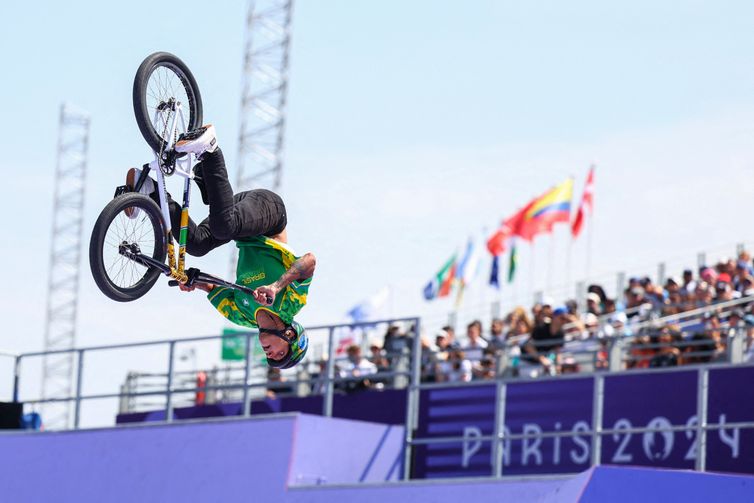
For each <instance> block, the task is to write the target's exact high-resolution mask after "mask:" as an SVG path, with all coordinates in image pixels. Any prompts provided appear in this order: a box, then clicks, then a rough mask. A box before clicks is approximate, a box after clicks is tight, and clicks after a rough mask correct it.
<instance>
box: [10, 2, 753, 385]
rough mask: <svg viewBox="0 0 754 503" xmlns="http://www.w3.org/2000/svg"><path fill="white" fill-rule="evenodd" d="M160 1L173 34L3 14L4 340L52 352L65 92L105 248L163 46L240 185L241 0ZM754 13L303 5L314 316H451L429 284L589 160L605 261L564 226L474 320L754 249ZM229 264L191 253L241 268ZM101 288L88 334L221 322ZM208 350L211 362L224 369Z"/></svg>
mask: <svg viewBox="0 0 754 503" xmlns="http://www.w3.org/2000/svg"><path fill="white" fill-rule="evenodd" d="M159 7H160V12H159V16H160V17H159V22H155V21H150V17H156V13H155V10H156V4H154V3H153V2H146V1H134V2H128V3H109V2H108V3H101V2H100V3H95V2H68V3H59V2H36V3H34V4H33V6H29V5H28V4H22V3H12V4H9V5H7V6H5V7H4V19H5V20H6V21H7V22H6V26H5V27H4V29H3V32H2V33H0V42H1V43H2V47H4V48H5V50H4V51H3V62H4V68H5V71H4V72H3V79H1V80H0V92H1V95H2V96H3V97H4V100H3V113H4V117H3V121H2V123H0V146H2V148H3V152H4V155H3V156H2V158H0V167H1V168H2V172H3V174H4V176H5V182H6V183H5V187H6V191H5V193H4V195H3V197H2V198H1V199H0V211H2V214H3V215H5V216H6V223H5V226H4V228H5V232H6V238H5V239H4V240H3V245H2V250H0V259H1V260H2V263H3V264H5V265H6V268H7V270H6V272H5V274H4V275H5V280H6V282H7V284H8V285H11V286H10V288H7V289H6V290H5V292H4V293H2V294H0V296H2V297H1V298H2V302H1V303H0V305H1V306H2V307H0V320H2V321H1V323H2V325H0V326H2V327H3V331H2V333H0V348H5V349H10V350H14V351H23V350H38V349H40V348H41V347H42V336H43V330H44V305H45V302H46V285H47V283H46V280H47V269H48V251H49V228H50V225H51V224H50V222H51V211H52V198H51V196H50V194H51V193H52V190H53V182H54V180H53V173H54V167H55V146H56V142H57V118H58V110H59V106H60V103H61V102H63V101H70V102H72V103H74V104H76V105H77V106H79V107H81V108H83V109H85V110H88V111H89V112H90V113H91V115H92V130H91V148H90V155H89V171H88V176H87V188H86V191H87V192H86V210H85V224H84V225H85V231H84V234H85V236H84V241H85V243H86V244H88V236H89V233H90V231H91V227H92V225H93V223H94V220H95V219H96V217H97V214H98V213H99V211H100V209H101V208H102V207H103V206H104V205H105V204H106V202H107V201H108V199H109V198H110V197H111V195H112V189H113V187H114V186H116V185H119V184H121V183H122V177H123V173H124V172H125V170H126V168H127V167H129V166H131V165H138V164H140V163H142V162H144V161H145V160H148V159H149V151H148V148H147V147H146V145H145V143H144V142H143V140H142V139H141V137H140V135H139V132H138V129H137V128H136V124H135V121H134V119H133V112H132V105H131V86H132V82H133V75H134V72H135V70H136V68H137V67H138V65H139V63H140V62H141V60H142V59H143V58H144V57H145V56H146V55H148V54H149V53H151V52H154V51H157V50H167V51H170V52H173V53H175V54H177V55H179V56H180V57H181V58H183V59H184V60H185V61H186V62H187V64H188V65H189V66H190V68H191V69H192V71H193V72H194V74H195V75H196V78H197V80H198V82H199V85H200V87H201V92H202V96H203V101H204V116H205V120H207V121H211V122H213V123H214V124H215V125H216V127H217V130H218V135H219V140H220V144H221V145H222V146H223V149H224V150H225V152H226V158H227V159H228V161H229V165H230V170H231V178H232V179H234V171H233V165H234V163H235V160H236V149H237V144H236V135H237V129H238V124H239V117H238V102H239V93H240V84H241V61H242V48H243V47H242V43H243V29H244V16H245V5H243V4H242V3H241V2H233V3H230V2H228V3H225V4H220V5H214V6H212V7H208V4H207V3H206V2H198V1H183V2H174V3H171V2H163V3H160V4H159ZM753 18H754V4H751V3H750V2H744V1H726V2H720V1H715V2H712V1H687V2H667V3H660V4H658V3H657V2H650V1H635V2H623V3H620V4H616V3H604V2H597V1H577V2H569V3H567V4H565V3H563V2H554V1H539V2H510V1H477V2H467V3H464V4H461V3H458V2H449V1H432V2H430V1H414V2H399V1H381V2H366V1H361V2H353V1H346V0H337V1H336V0H320V1H317V2H312V1H309V2H305V1H300V2H298V3H297V4H296V7H295V11H294V21H293V45H292V50H291V80H290V94H289V109H288V129H287V135H286V167H285V175H284V181H283V190H282V194H283V196H284V198H285V199H286V201H287V205H288V210H289V220H290V225H289V236H290V242H291V245H292V246H293V247H294V249H295V250H297V251H298V252H299V253H303V252H304V251H313V252H314V253H315V254H316V255H317V256H318V258H319V266H318V271H317V276H316V280H315V283H314V285H313V286H312V290H311V296H310V305H309V306H307V308H306V309H305V310H304V312H303V313H302V321H304V322H305V323H307V324H313V323H316V324H320V323H327V322H334V321H340V320H341V318H342V317H343V313H345V312H346V311H347V310H348V309H349V308H350V307H351V306H353V305H354V304H355V303H356V302H358V301H359V300H360V299H362V298H365V297H368V296H369V295H371V294H373V293H374V292H376V291H377V290H379V289H380V288H381V287H382V286H384V285H386V284H387V285H390V286H391V287H392V289H393V297H392V300H391V303H390V310H391V311H392V313H393V314H395V315H413V314H419V315H423V316H425V319H426V321H427V326H428V328H430V329H431V328H433V327H436V326H438V325H439V324H441V323H442V322H443V321H444V319H445V318H446V316H447V313H448V312H449V311H450V310H452V307H453V306H452V302H446V301H441V302H435V303H432V304H427V303H425V302H423V300H422V299H421V289H422V286H423V284H424V283H425V282H426V281H427V280H428V279H429V278H430V277H431V276H432V275H433V274H434V273H435V272H436V270H437V269H438V268H439V267H440V266H441V265H442V263H443V261H444V260H445V259H447V257H448V256H449V255H450V254H451V253H452V252H453V251H454V250H455V249H456V248H459V247H461V246H462V245H463V243H464V242H465V241H466V239H467V237H468V236H469V235H474V236H481V235H482V233H483V230H485V229H486V232H491V231H492V229H493V228H494V227H495V225H497V223H498V222H499V221H500V220H501V219H502V218H503V217H506V216H507V215H508V214H510V213H512V212H513V211H514V210H515V209H516V208H517V207H518V206H520V205H522V204H524V203H526V202H527V201H528V199H529V198H531V197H533V196H535V195H537V194H539V193H541V192H543V191H544V190H545V189H547V188H548V187H549V186H551V185H553V184H555V183H558V182H560V181H562V180H563V179H564V178H565V177H567V176H574V177H575V178H576V188H577V194H578V193H580V190H581V186H582V184H583V178H584V177H585V175H586V171H587V169H588V166H589V165H590V164H591V163H596V164H597V169H598V171H597V195H596V201H597V202H596V213H595V220H594V223H593V235H592V241H591V255H590V257H591V259H590V264H591V266H590V268H589V271H587V270H586V262H587V240H586V238H585V237H584V238H582V239H580V240H579V241H577V242H576V243H574V244H573V245H572V247H571V250H570V265H571V266H572V267H571V272H570V273H568V272H566V267H567V265H568V264H569V261H568V258H567V257H568V253H569V252H568V246H569V245H568V244H567V242H568V239H567V235H566V234H567V233H566V232H565V230H564V229H558V230H557V231H556V233H555V236H554V237H553V238H552V239H551V238H541V239H538V240H537V241H536V242H535V246H534V250H532V249H531V248H530V247H527V246H524V247H522V249H521V262H520V269H519V271H520V274H519V281H518V282H517V283H516V284H515V285H512V286H506V288H504V291H503V293H502V294H497V293H495V292H493V291H491V290H488V289H486V288H484V287H483V286H482V283H483V276H485V275H486V274H487V267H488V266H487V265H485V264H483V266H482V268H481V270H480V275H479V281H478V285H475V286H473V287H472V288H471V289H470V290H469V293H468V295H467V298H466V304H465V314H463V315H462V318H463V317H465V318H470V317H474V316H483V315H485V313H487V312H488V308H487V307H486V306H488V304H489V303H490V302H492V301H493V300H494V299H496V298H501V299H502V300H503V301H504V302H505V304H506V307H510V306H511V305H512V304H513V303H514V297H515V298H516V299H518V300H517V302H524V303H526V304H528V303H529V300H530V298H531V292H532V291H534V290H540V289H543V288H545V287H546V286H550V287H551V288H550V290H551V291H552V293H553V294H554V295H555V296H556V297H559V298H565V297H566V296H567V295H568V296H570V295H571V294H572V290H573V288H572V287H570V286H569V287H568V288H566V286H565V284H566V283H567V282H568V281H569V280H570V281H575V280H576V279H579V278H581V277H582V276H584V275H585V274H586V273H587V272H588V273H589V274H590V276H592V277H593V279H596V280H599V281H601V282H603V283H605V284H606V285H607V286H608V287H609V288H612V286H613V284H614V272H615V271H618V270H627V271H628V272H629V274H631V273H637V274H638V273H645V272H646V273H649V272H653V271H654V270H655V269H656V264H657V262H659V261H660V260H667V261H668V268H669V272H670V273H677V272H679V271H680V268H681V267H682V266H684V265H693V264H694V263H695V260H696V253H697V251H701V250H709V252H710V254H711V255H715V256H722V255H725V254H731V253H732V252H733V247H734V245H735V243H738V242H748V241H749V240H750V239H751V238H750V236H751V234H750V222H749V220H750V219H749V218H748V217H747V215H748V214H750V212H751V207H750V206H751V203H750V201H751V196H752V195H754V194H753V193H754V184H752V183H750V182H751V179H752V175H751V173H752V172H754V171H752V168H753V167H754V152H753V151H754V149H753V148H752V147H751V144H752V139H753V138H754V121H753V120H752V118H753V117H754V113H753V112H754V92H753V91H754V66H753V65H751V62H750V55H751V53H752V49H753V48H754V34H752V31H751V29H750V25H751V20H752V19H753ZM176 183H177V182H176ZM8 188H10V190H8ZM174 190H175V189H174ZM192 210H195V211H194V212H193V215H194V216H195V217H197V218H201V217H202V216H203V215H204V214H206V209H204V208H201V207H199V206H197V207H195V208H192ZM228 253H229V252H226V251H223V250H220V251H217V252H215V253H213V254H211V255H210V256H208V257H204V258H202V259H198V260H196V261H195V262H193V264H194V265H196V266H199V267H201V268H202V269H206V270H208V271H211V272H217V273H220V274H224V273H225V271H226V270H227V260H228ZM532 262H534V266H533V267H532ZM81 287H82V291H81V295H80V305H79V336H78V337H79V343H80V344H83V345H90V344H100V343H116V342H126V341H130V340H148V339H155V338H164V337H173V336H175V337H180V336H184V335H185V336H189V335H207V334H215V333H219V332H220V329H221V328H222V327H223V326H224V323H223V320H222V319H221V318H220V317H219V316H218V315H216V314H215V313H214V312H213V311H212V310H211V308H210V306H209V305H208V303H206V301H205V300H204V299H203V298H201V295H199V294H192V295H188V294H187V295H179V294H178V293H177V292H176V291H174V290H170V289H168V288H167V287H166V286H164V285H163V284H162V283H160V284H158V286H157V287H155V289H154V290H153V291H152V292H150V294H149V295H148V296H146V297H145V298H144V299H142V300H140V301H137V302H134V303H131V304H125V305H124V304H115V303H113V302H110V301H109V300H107V299H106V298H104V296H102V295H101V294H100V293H99V292H98V291H97V290H96V287H95V286H94V283H93V281H92V280H91V278H90V274H89V270H88V264H86V263H84V264H82V283H81ZM165 309H171V310H173V311H171V313H175V314H171V315H169V316H167V317H166V316H164V315H163V314H164V312H165ZM122 320H128V323H123V322H122ZM206 353H207V354H202V355H200V361H201V362H202V363H204V364H209V363H211V362H214V361H215V359H216V356H217V354H216V353H214V352H212V351H207V352H206ZM0 369H2V367H0ZM118 372H120V371H118ZM118 372H115V375H116V377H117V378H118V379H121V378H122V373H118ZM3 381H4V379H2V378H0V390H2V389H3V388H2V387H1V386H2V384H1V383H2V382H3Z"/></svg>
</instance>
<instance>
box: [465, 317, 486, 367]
mask: <svg viewBox="0 0 754 503" xmlns="http://www.w3.org/2000/svg"><path fill="white" fill-rule="evenodd" d="M466 337H467V341H466V344H465V345H464V346H463V350H464V352H465V354H466V358H468V359H469V360H471V361H475V362H476V361H479V360H481V359H482V353H483V352H484V350H485V349H486V348H487V346H488V344H487V341H485V340H484V339H482V322H480V321H479V320H474V321H472V322H471V323H469V324H468V326H467V327H466Z"/></svg>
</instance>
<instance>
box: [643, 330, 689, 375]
mask: <svg viewBox="0 0 754 503" xmlns="http://www.w3.org/2000/svg"><path fill="white" fill-rule="evenodd" d="M680 340H681V333H680V331H679V330H678V327H676V326H672V327H671V326H665V327H662V328H661V329H660V330H659V331H658V332H657V333H655V334H654V335H652V336H651V337H650V343H651V344H652V346H654V347H653V348H652V350H653V352H654V354H653V355H652V358H651V359H650V360H649V366H650V367H675V366H676V365H678V364H679V363H680V359H681V351H680V350H679V349H678V348H677V347H676V344H678V342H680Z"/></svg>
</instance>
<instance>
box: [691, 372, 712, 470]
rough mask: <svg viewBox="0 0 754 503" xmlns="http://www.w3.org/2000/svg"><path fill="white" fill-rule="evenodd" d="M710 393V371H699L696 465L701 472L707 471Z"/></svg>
mask: <svg viewBox="0 0 754 503" xmlns="http://www.w3.org/2000/svg"><path fill="white" fill-rule="evenodd" d="M708 391H709V369H704V368H702V369H699V377H698V385H697V395H696V418H697V423H696V442H697V443H696V445H697V449H696V465H695V467H694V468H695V469H696V470H697V471H699V472H703V471H706V470H707V398H708V396H709V395H708Z"/></svg>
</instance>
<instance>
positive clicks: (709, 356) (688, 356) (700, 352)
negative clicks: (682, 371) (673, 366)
mask: <svg viewBox="0 0 754 503" xmlns="http://www.w3.org/2000/svg"><path fill="white" fill-rule="evenodd" d="M716 353H717V344H716V343H715V341H714V340H713V339H712V337H710V336H709V335H707V334H705V333H704V332H697V333H695V334H694V335H692V336H691V338H690V339H689V340H688V341H687V345H686V346H685V347H684V348H683V363H684V364H687V365H698V364H702V363H709V362H711V361H712V360H713V359H714V358H716Z"/></svg>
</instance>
